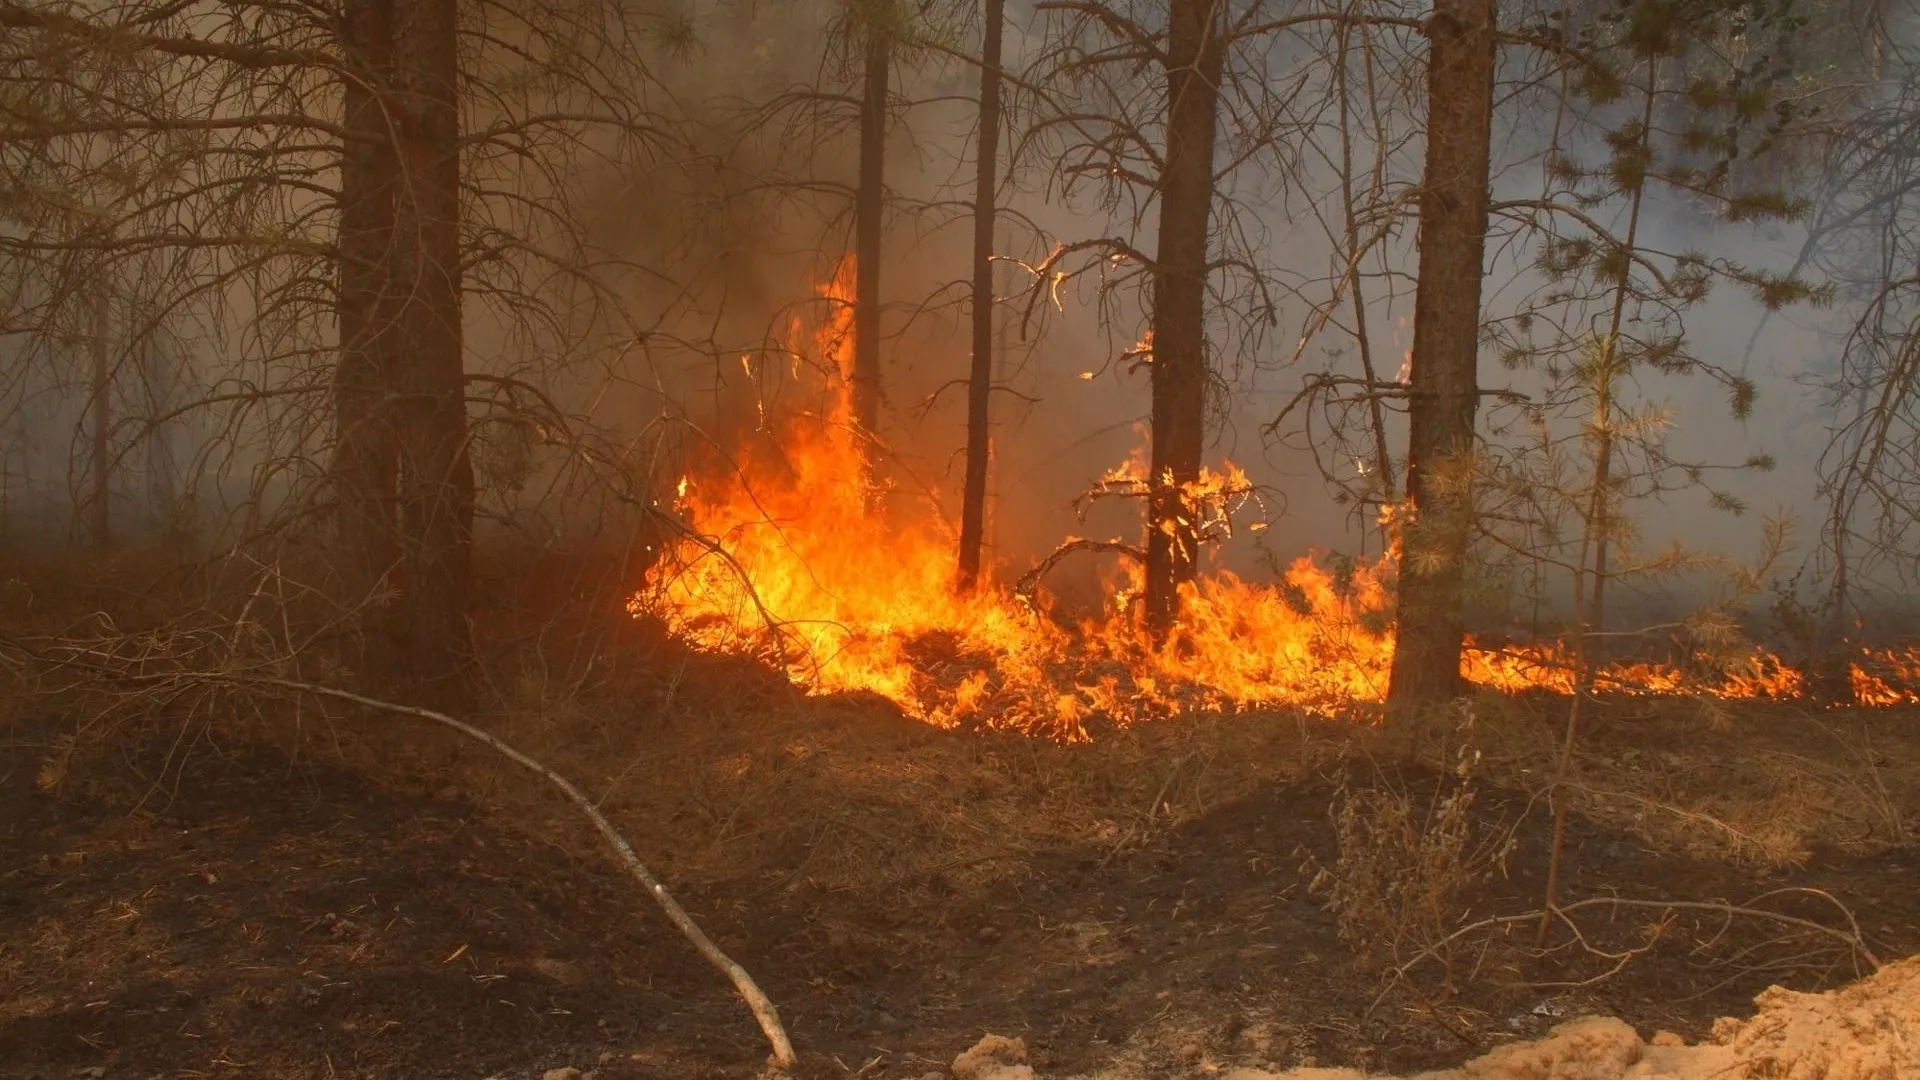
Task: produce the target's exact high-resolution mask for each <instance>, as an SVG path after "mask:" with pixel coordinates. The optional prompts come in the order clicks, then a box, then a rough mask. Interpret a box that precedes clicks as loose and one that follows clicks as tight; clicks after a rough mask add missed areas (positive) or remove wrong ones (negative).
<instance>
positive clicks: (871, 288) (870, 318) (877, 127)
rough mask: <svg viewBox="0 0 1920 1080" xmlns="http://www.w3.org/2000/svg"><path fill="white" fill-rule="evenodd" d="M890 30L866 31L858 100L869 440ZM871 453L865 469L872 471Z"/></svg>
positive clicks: (857, 363) (857, 393)
mask: <svg viewBox="0 0 1920 1080" xmlns="http://www.w3.org/2000/svg"><path fill="white" fill-rule="evenodd" d="M887 35H888V28H887V27H885V26H883V25H881V24H880V22H879V21H878V20H877V19H876V20H875V22H874V23H873V24H871V25H869V26H868V27H867V50H866V51H867V55H866V79H865V83H864V88H863V90H862V92H861V95H860V181H859V189H858V191H857V192H856V193H855V195H854V207H853V215H854V225H853V227H854V239H853V250H854V273H855V275H856V277H855V281H854V287H853V308H854V310H853V371H852V372H851V376H852V378H851V382H852V384H853V387H852V390H853V402H852V403H853V422H854V424H855V425H856V426H857V427H858V428H859V429H860V431H861V433H862V434H864V435H868V436H871V435H873V434H874V433H875V432H876V431H877V430H878V429H879V425H880V225H881V214H880V212H881V210H882V209H883V208H884V201H885V183H886V160H887V78H888V73H889V68H890V67H891V65H892V63H893V57H892V53H893V50H892V48H891V44H890V42H889V41H888V38H887ZM871 458H872V455H871V448H869V454H868V464H869V471H871V464H872V460H871Z"/></svg>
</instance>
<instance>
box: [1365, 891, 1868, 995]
mask: <svg viewBox="0 0 1920 1080" xmlns="http://www.w3.org/2000/svg"><path fill="white" fill-rule="evenodd" d="M1788 894H1797V895H1804V896H1811V897H1814V898H1817V899H1821V900H1825V901H1827V902H1829V903H1831V904H1833V906H1834V907H1836V908H1838V909H1839V910H1840V913H1841V915H1842V916H1844V917H1845V919H1846V923H1847V929H1844V930H1842V929H1838V928H1836V927H1832V926H1828V925H1826V924H1825V923H1821V922H1816V921H1814V920H1812V919H1805V918H1801V917H1800V916H1797V915H1789V914H1786V913H1785V912H1780V911H1769V910H1767V909H1766V908H1761V907H1755V906H1753V905H1755V904H1758V903H1760V902H1761V901H1763V900H1767V899H1769V898H1771V897H1775V896H1781V895H1788ZM1594 908H1606V909H1615V910H1618V909H1623V908H1627V909H1636V910H1647V911H1657V912H1660V913H1661V914H1662V915H1663V916H1671V915H1672V914H1674V913H1676V912H1682V911H1691V912H1701V913H1709V914H1715V915H1720V916H1723V917H1725V918H1726V919H1728V920H1729V921H1731V920H1732V919H1733V918H1735V917H1736V916H1737V917H1742V918H1750V919H1755V920H1759V921H1763V922H1774V923H1778V924H1780V925H1782V926H1786V927H1791V928H1793V929H1795V930H1800V931H1803V932H1807V933H1812V934H1815V935H1818V936H1824V937H1828V938H1832V939H1833V940H1835V941H1837V942H1839V943H1840V944H1842V945H1845V946H1846V947H1847V948H1848V950H1850V951H1851V952H1852V954H1853V955H1854V956H1855V957H1857V958H1858V959H1861V960H1864V961H1866V962H1867V965H1868V967H1869V968H1871V969H1872V970H1874V971H1878V970H1880V968H1881V967H1882V964H1881V962H1880V958H1879V957H1878V956H1875V955H1874V953H1873V950H1872V949H1871V948H1869V947H1868V946H1867V943H1866V939H1865V937H1864V936H1863V935H1862V934H1861V933H1860V925H1859V923H1858V922H1857V921H1855V919H1854V917H1853V912H1851V911H1849V910H1847V907H1846V905H1845V904H1842V903H1840V901H1838V900H1836V899H1834V897H1833V896H1832V894H1830V893H1827V892H1824V891H1822V890H1820V889H1806V888H1787V889H1775V890H1773V891H1771V892H1767V893H1763V894H1761V895H1760V896H1758V897H1755V898H1754V899H1753V900H1751V901H1749V902H1748V903H1747V904H1744V905H1742V904H1730V903H1725V902H1722V901H1706V900H1632V899H1627V898H1625V897H1618V896H1597V897H1590V898H1588V899H1585V900H1578V901H1575V902H1573V903H1571V904H1556V905H1554V906H1552V907H1550V908H1545V909H1539V910H1534V911H1528V912H1524V913H1522V914H1518V915H1496V916H1492V917H1490V918H1485V919H1481V920H1479V921H1477V922H1472V923H1468V924H1467V925H1465V926H1462V927H1460V928H1459V929H1457V930H1455V931H1453V932H1452V933H1450V934H1448V935H1447V936H1446V937H1444V938H1442V939H1440V940H1439V941H1436V942H1434V943H1433V944H1432V945H1429V946H1427V947H1426V948H1424V949H1422V950H1420V951H1419V952H1418V953H1415V954H1414V955H1413V956H1412V957H1410V958H1408V959H1407V960H1406V961H1405V962H1404V963H1401V964H1400V965H1399V966H1397V967H1395V968H1394V969H1393V970H1392V971H1390V972H1388V973H1387V980H1386V985H1385V986H1384V987H1382V989H1381V991H1380V995H1379V996H1378V997H1376V998H1375V999H1374V1002H1373V1005H1372V1006H1370V1007H1369V1008H1368V1012H1369V1013H1371V1012H1372V1011H1373V1009H1374V1008H1377V1007H1378V1006H1379V1004H1380V1002H1381V1001H1384V1000H1385V999H1386V996H1387V994H1388V992H1389V991H1391V990H1392V989H1393V988H1394V987H1395V986H1397V985H1399V984H1400V983H1403V982H1405V981H1406V980H1407V977H1408V975H1409V974H1410V973H1411V972H1412V971H1413V969H1414V968H1416V967H1418V966H1420V965H1421V964H1422V963H1425V962H1426V961H1428V960H1433V959H1437V958H1438V957H1439V956H1440V954H1441V953H1442V952H1443V951H1444V950H1446V949H1448V948H1450V947H1451V946H1452V945H1454V944H1455V943H1457V942H1459V941H1460V940H1462V939H1464V938H1468V937H1471V936H1473V935H1476V934H1484V933H1489V932H1491V931H1494V930H1499V929H1501V928H1503V927H1508V926H1521V925H1527V924H1538V923H1539V922H1540V921H1541V920H1542V919H1549V920H1552V919H1558V920H1559V921H1560V922H1562V923H1564V924H1565V925H1566V926H1567V927H1568V928H1569V929H1571V930H1572V931H1573V935H1574V939H1575V942H1576V943H1577V944H1579V945H1580V946H1581V948H1583V949H1584V950H1586V951H1587V952H1588V953H1589V954H1591V955H1594V956H1597V957H1599V958H1601V959H1603V960H1609V961H1613V966H1612V967H1610V968H1609V969H1608V970H1607V971H1605V972H1603V973H1602V974H1600V975H1597V976H1594V977H1592V978H1589V979H1584V980H1581V981H1580V982H1578V983H1575V984H1570V985H1575V986H1588V985H1592V984H1593V983H1596V982H1600V981H1602V980H1604V979H1608V978H1611V977H1612V976H1614V975H1616V974H1618V973H1619V972H1620V971H1621V970H1622V969H1624V968H1625V967H1626V966H1627V964H1628V962H1629V961H1631V960H1633V959H1634V958H1635V957H1638V956H1640V955H1642V954H1644V953H1645V952H1646V951H1647V950H1648V949H1650V948H1651V947H1652V945H1653V943H1654V941H1656V940H1658V938H1659V937H1660V936H1661V935H1662V934H1664V933H1665V932H1666V929H1667V925H1668V920H1667V919H1666V918H1664V917H1663V918H1662V919H1661V920H1660V921H1659V922H1657V923H1656V924H1655V925H1654V927H1653V929H1652V932H1651V936H1650V938H1649V940H1648V941H1646V942H1644V943H1642V944H1641V945H1639V946H1636V947H1633V948H1629V949H1625V950H1621V951H1617V952H1616V951H1608V950H1605V949H1602V948H1600V947H1598V946H1596V945H1594V944H1593V943H1592V942H1590V941H1589V940H1588V939H1587V937H1586V935H1585V934H1583V933H1581V931H1580V927H1579V926H1578V925H1577V924H1576V923H1575V922H1574V921H1573V915H1574V914H1575V913H1577V912H1580V911H1585V910H1590V909H1594ZM1715 936H1716V937H1718V935H1715ZM1545 951H1547V952H1550V951H1552V950H1545ZM1543 954H1544V953H1543Z"/></svg>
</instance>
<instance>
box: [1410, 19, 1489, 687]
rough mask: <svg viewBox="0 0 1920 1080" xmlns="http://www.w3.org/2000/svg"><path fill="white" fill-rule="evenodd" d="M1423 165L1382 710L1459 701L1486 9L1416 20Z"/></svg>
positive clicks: (1482, 190) (1474, 401)
mask: <svg viewBox="0 0 1920 1080" xmlns="http://www.w3.org/2000/svg"><path fill="white" fill-rule="evenodd" d="M1427 41H1428V50H1429V51H1428V61H1427V164H1426V177H1425V180H1424V182H1423V184H1422V187H1421V192H1420V277H1419V282H1418V284H1417V285H1416V286H1415V291H1414V316H1413V357H1412V366H1411V373H1410V377H1409V382H1410V386H1409V394H1408V401H1407V419H1408V439H1407V469H1406V482H1407V495H1408V498H1409V500H1410V501H1411V503H1412V513H1411V516H1410V518H1409V519H1408V520H1407V522H1406V523H1405V530H1404V532H1403V534H1402V542H1401V543H1402V547H1401V558H1400V597H1399V610H1398V613H1397V615H1398V630H1397V634H1398V640H1397V643H1396V645H1395V649H1394V655H1393V672H1392V676H1391V679H1392V681H1391V683H1390V686H1389V690H1388V695H1387V700H1388V704H1389V706H1390V707H1391V708H1393V709H1395V710H1404V709H1406V708H1409V707H1417V706H1420V705H1425V704H1430V703H1434V702H1439V701H1445V700H1448V699H1451V698H1453V697H1455V696H1457V695H1458V694H1459V693H1460V690H1461V686H1462V684H1461V681H1460V651H1461V646H1462V644H1463V641H1464V639H1465V633H1466V632H1465V621H1464V614H1465V613H1464V608H1465V599H1464V597H1463V595H1462V592H1463V585H1464V580H1465V569H1466V558H1467V546H1468V544H1469V542H1470V540H1471V539H1472V533H1473V520H1472V514H1473V509H1472V500H1471V496H1470V491H1469V486H1470V481H1471V478H1470V477H1468V476H1466V475H1464V473H1465V465H1466V459H1467V458H1468V456H1469V455H1470V454H1471V452H1472V447H1473V438H1474V413H1475V411H1476V407H1477V406H1478V404H1479V400H1478V399H1479V387H1478V380H1477V375H1478V372H1477V367H1478V360H1479V336H1480V278H1481V274H1482V272H1483V265H1484V256H1485V248H1486V234H1487V173H1488V168H1489V163H1490V143H1491V139H1492V127H1493V68H1494V45H1495V42H1494V22H1493V0H1438V2H1437V3H1436V4H1435V6H1434V13H1433V16H1432V18H1430V19H1429V20H1428V21H1427Z"/></svg>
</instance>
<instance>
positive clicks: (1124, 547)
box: [1013, 537, 1147, 601]
mask: <svg viewBox="0 0 1920 1080" xmlns="http://www.w3.org/2000/svg"><path fill="white" fill-rule="evenodd" d="M1076 551H1091V552H1095V553H1099V554H1106V553H1112V554H1116V555H1125V556H1126V557H1128V558H1130V559H1133V560H1135V561H1139V562H1144V561H1145V560H1146V557H1147V553H1146V551H1145V550H1144V549H1142V548H1141V547H1140V546H1139V545H1138V544H1129V543H1127V542H1125V541H1123V540H1085V539H1081V538H1078V537H1076V538H1074V539H1071V540H1068V541H1067V542H1065V543H1063V544H1061V545H1060V546H1059V547H1057V548H1054V549H1053V553H1052V554H1050V555H1048V556H1047V557H1046V558H1044V559H1041V560H1040V561H1039V562H1038V563H1035V564H1034V567H1033V569H1031V570H1029V571H1027V572H1026V573H1024V574H1021V575H1020V580H1018V581H1016V582H1014V583H1013V592H1014V595H1016V596H1020V597H1023V598H1025V599H1026V600H1028V601H1031V600H1032V599H1033V594H1034V593H1035V592H1037V591H1038V590H1039V588H1040V579H1041V578H1043V577H1046V576H1047V571H1049V570H1052V569H1053V568H1054V567H1055V566H1056V565H1058V564H1059V562H1060V560H1061V559H1064V558H1066V557H1067V556H1069V555H1071V554H1073V553H1074V552H1076Z"/></svg>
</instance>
